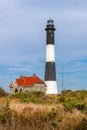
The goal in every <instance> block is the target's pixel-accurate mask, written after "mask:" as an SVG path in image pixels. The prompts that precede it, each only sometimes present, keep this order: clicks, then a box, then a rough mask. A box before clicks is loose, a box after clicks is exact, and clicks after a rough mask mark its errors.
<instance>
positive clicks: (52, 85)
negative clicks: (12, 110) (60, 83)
mask: <svg viewBox="0 0 87 130" xmlns="http://www.w3.org/2000/svg"><path fill="white" fill-rule="evenodd" d="M45 84H46V85H47V91H46V94H58V89H57V82H56V81H45Z"/></svg>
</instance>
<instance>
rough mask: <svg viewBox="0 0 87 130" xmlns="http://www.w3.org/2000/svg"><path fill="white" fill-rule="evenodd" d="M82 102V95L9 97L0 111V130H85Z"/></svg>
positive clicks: (86, 119) (86, 118)
mask: <svg viewBox="0 0 87 130" xmlns="http://www.w3.org/2000/svg"><path fill="white" fill-rule="evenodd" d="M86 99H87V92H86V91H76V92H64V93H63V94H61V95H44V94H41V93H39V94H34V93H21V94H17V95H12V96H10V97H8V99H7V101H5V103H3V104H4V105H3V106H2V107H1V109H0V130H20V129H21V130H87V112H86V109H87V106H86V103H87V102H86V101H87V100H86ZM2 101H4V100H2ZM1 104H2V103H1ZM78 104H79V105H78ZM70 105H71V106H70ZM77 106H78V107H77Z"/></svg>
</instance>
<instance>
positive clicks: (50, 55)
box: [46, 44, 55, 62]
mask: <svg viewBox="0 0 87 130" xmlns="http://www.w3.org/2000/svg"><path fill="white" fill-rule="evenodd" d="M54 47H55V46H54V45H50V44H48V45H46V62H55V48H54Z"/></svg>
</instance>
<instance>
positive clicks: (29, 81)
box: [10, 74, 45, 87]
mask: <svg viewBox="0 0 87 130" xmlns="http://www.w3.org/2000/svg"><path fill="white" fill-rule="evenodd" d="M16 83H17V84H18V86H19V87H30V86H33V85H34V84H35V83H44V82H43V81H42V80H41V79H40V78H39V77H37V76H36V75H35V74H34V75H33V76H31V77H28V76H20V77H19V78H17V79H16ZM44 84H45V83H44ZM11 85H12V84H11ZM11 85H10V87H11Z"/></svg>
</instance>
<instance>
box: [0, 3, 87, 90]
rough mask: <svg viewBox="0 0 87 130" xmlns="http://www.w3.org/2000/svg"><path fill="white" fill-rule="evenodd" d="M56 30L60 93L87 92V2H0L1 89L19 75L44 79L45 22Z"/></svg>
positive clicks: (7, 88) (5, 87)
mask: <svg viewBox="0 0 87 130" xmlns="http://www.w3.org/2000/svg"><path fill="white" fill-rule="evenodd" d="M49 18H52V19H53V20H54V24H55V27H56V31H55V46H56V71H57V83H58V89H59V91H60V90H61V88H62V86H61V84H62V83H61V82H62V80H61V79H62V65H63V68H64V88H65V89H72V90H77V89H87V79H86V77H87V0H61V1H60V0H42V1H41V0H0V86H1V87H3V88H4V89H5V90H7V91H9V87H8V86H9V84H10V83H11V82H12V81H13V80H14V79H15V78H17V77H19V76H20V75H29V76H30V75H32V74H33V73H36V74H37V75H38V76H39V77H41V79H44V71H45V52H46V50H45V49H46V32H45V30H44V29H45V27H46V21H47V20H48V19H49Z"/></svg>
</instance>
